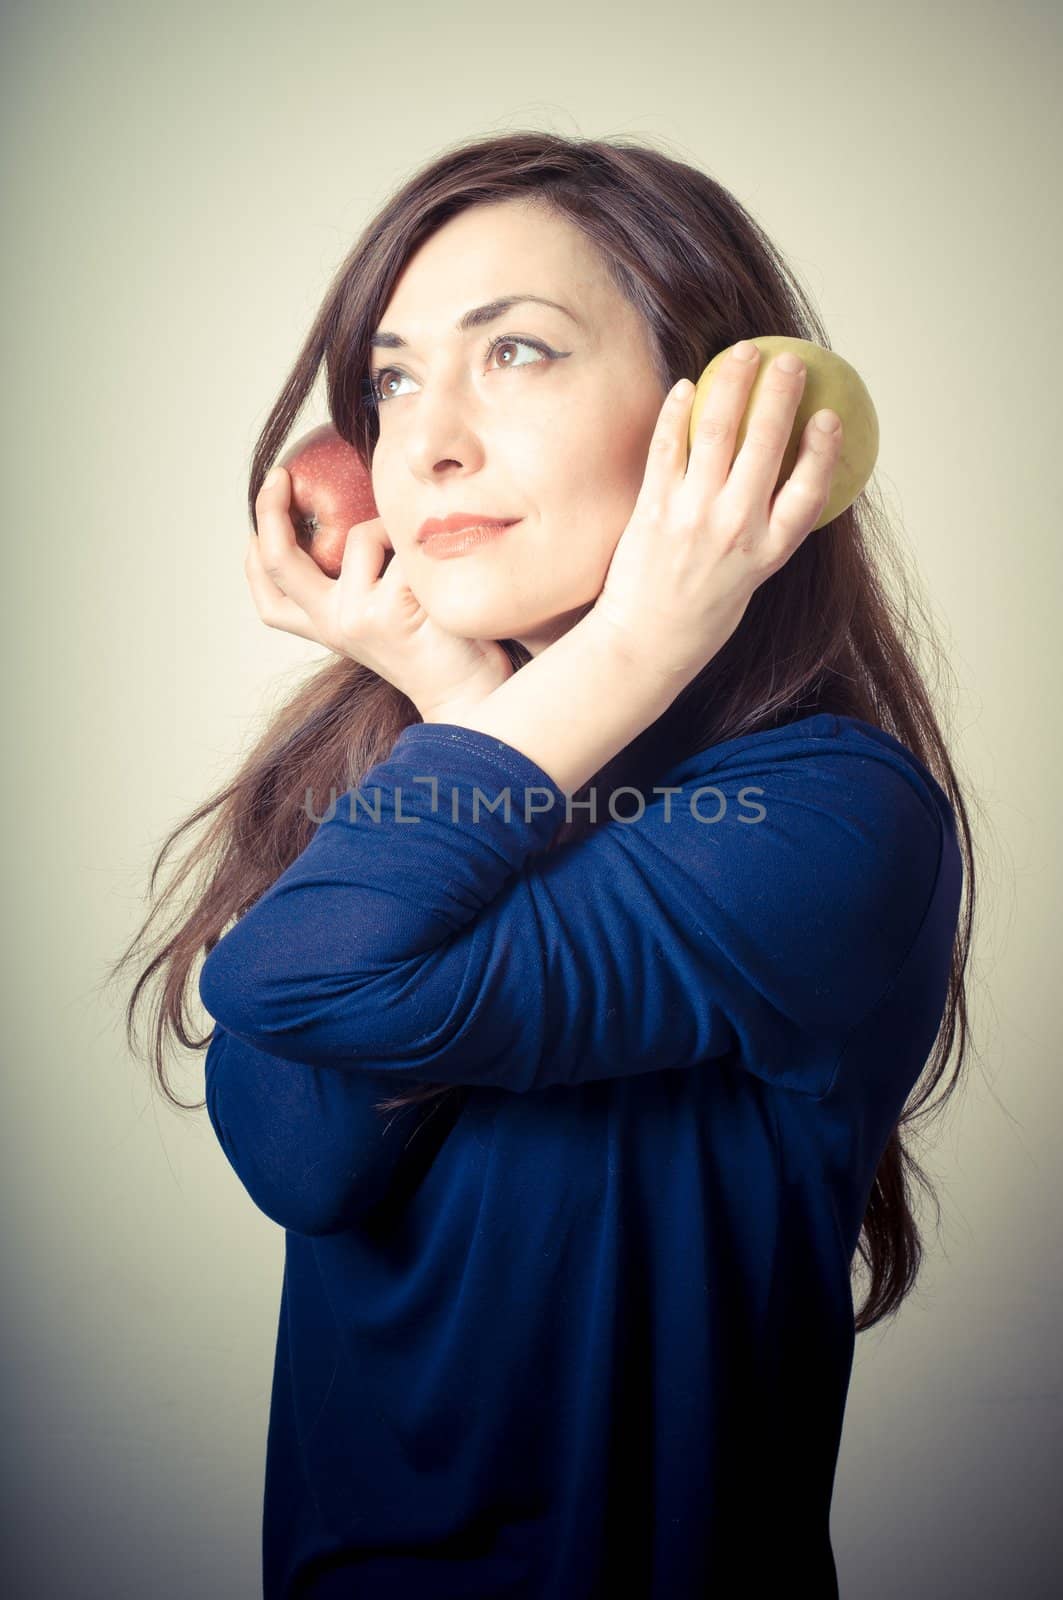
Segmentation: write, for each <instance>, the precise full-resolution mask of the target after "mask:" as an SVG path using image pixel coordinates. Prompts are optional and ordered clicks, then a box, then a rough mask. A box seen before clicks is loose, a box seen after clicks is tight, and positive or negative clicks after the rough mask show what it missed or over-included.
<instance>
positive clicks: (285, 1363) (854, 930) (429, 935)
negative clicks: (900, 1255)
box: [200, 713, 962, 1600]
mask: <svg viewBox="0 0 1063 1600" xmlns="http://www.w3.org/2000/svg"><path fill="white" fill-rule="evenodd" d="M507 802H508V814H507ZM319 804H320V802H319ZM321 809H322V810H324V805H323V804H321ZM614 811H615V813H616V815H615V817H614V816H613V815H612V813H613V812H614ZM564 817H565V795H564V793H563V792H562V791H561V790H560V789H559V788H558V786H557V785H556V784H555V783H554V782H553V780H552V779H551V778H550V777H549V776H548V774H547V773H546V772H545V771H544V770H543V769H542V768H540V767H539V766H538V765H537V763H535V762H533V761H531V760H530V759H529V758H528V757H526V756H525V755H524V754H523V753H522V752H520V751H518V750H516V749H515V748H514V747H513V746H511V745H508V744H506V743H505V742H503V741H501V740H499V739H496V738H493V737H490V736H488V735H486V734H483V733H480V732H478V731H473V730H469V729H464V728H460V727H457V726H455V725H451V724H441V723H433V724H423V723H417V724H414V725H412V726H410V727H408V728H406V729H405V730H404V731H403V732H402V733H401V735H400V736H399V738H398V740H397V742H396V743H395V745H394V747H393V749H392V751H391V753H390V755H389V756H388V757H387V758H386V759H385V760H383V761H381V762H379V763H377V765H375V766H374V767H372V768H371V769H370V770H369V772H368V773H367V774H366V775H365V777H364V778H363V780H362V782H361V784H360V785H359V786H358V788H357V789H356V790H354V789H352V790H349V791H348V792H347V793H346V794H345V795H341V796H338V797H336V804H335V807H334V808H333V810H332V811H331V812H330V813H327V814H326V818H325V820H324V821H322V822H321V823H320V825H319V826H318V827H317V830H316V832H315V833H314V834H313V836H312V837H311V839H310V842H309V843H308V845H307V846H306V848H305V849H304V850H303V851H302V853H301V854H300V855H299V856H298V857H297V859H296V860H294V861H293V862H292V863H291V865H290V866H289V867H288V868H287V869H286V870H285V871H284V872H283V873H282V874H281V875H280V877H279V878H278V879H277V881H276V882H275V883H273V884H272V885H271V886H270V888H269V889H268V890H267V891H266V893H265V894H263V895H262V897H261V898H260V899H259V900H258V901H257V902H256V903H255V904H254V905H253V906H252V907H251V908H250V909H249V910H248V911H247V912H246V913H245V914H244V915H243V916H242V917H241V918H240V919H239V920H238V921H237V922H236V923H235V924H234V926H233V927H232V929H231V930H230V931H229V932H228V933H227V934H226V935H225V936H224V937H223V938H222V939H221V940H220V941H219V943H218V944H217V945H216V947H215V948H214V950H213V951H212V952H211V954H210V955H209V957H208V958H207V960H206V963H205V965H204V967H203V971H202V974H201V979H200V994H201V998H202V1000H203V1003H204V1005H205V1006H206V1008H207V1011H208V1012H209V1013H210V1015H211V1016H212V1017H214V1018H215V1019H216V1020H217V1023H218V1026H217V1028H216V1029H215V1032H214V1036H213V1038H212V1040H211V1043H210V1046H209V1049H208V1051H207V1057H206V1064H205V1072H206V1096H207V1106H208V1112H209V1116H210V1119H211V1123H212V1125H213V1127H214V1130H215V1132H216V1134H217V1136H218V1139H219V1141H220V1143H221V1145H222V1148H223V1150H224V1152H225V1154H226V1156H227V1157H228V1160H229V1162H230V1163H231V1165H232V1167H233V1169H234V1170H235V1172H236V1174H237V1175H238V1177H239V1178H240V1180H241V1182H242V1183H243V1184H244V1186H245V1187H246V1189H247V1191H248V1193H249V1194H250V1196H251V1198H252V1200H253V1201H254V1202H255V1203H256V1205H257V1206H259V1207H260V1208H261V1209H262V1211H264V1212H265V1213H266V1215H267V1216H269V1217H271V1218H272V1219H273V1220H274V1221H276V1222H277V1223H278V1224H279V1225H280V1226H281V1227H283V1228H284V1229H285V1230H286V1234H285V1270H284V1282H283V1289H282V1293H281V1304H280V1319H279V1328H278V1332H277V1343H276V1364H275V1371H274V1381H273V1392H272V1401H271V1411H270V1420H269V1433H268V1444H267V1459H266V1472H265V1503H264V1514H263V1533H262V1538H263V1578H264V1595H265V1600H279V1597H281V1596H284V1597H287V1596H295V1595H299V1596H313V1597H316V1600H337V1597H340V1596H343V1597H345V1600H346V1597H351V1596H359V1597H373V1596H388V1597H399V1596H401V1597H406V1596H409V1597H417V1600H476V1597H487V1596H490V1597H491V1600H598V1597H612V1596H613V1595H615V1594H617V1593H619V1592H620V1591H623V1592H624V1593H625V1594H631V1595H637V1596H639V1597H643V1600H688V1597H691V1600H692V1597H694V1596H698V1597H701V1596H706V1595H710V1594H711V1595H717V1594H719V1595H721V1596H722V1595H726V1596H727V1597H728V1600H730V1597H731V1596H732V1595H734V1596H737V1595H742V1596H743V1597H746V1596H761V1595H769V1594H771V1595H775V1594H776V1593H783V1592H790V1589H791V1588H792V1586H793V1585H794V1584H795V1583H798V1584H800V1586H801V1587H802V1588H803V1589H804V1590H806V1591H807V1592H808V1593H809V1594H810V1595H813V1596H816V1597H818V1600H827V1597H833V1596H836V1595H837V1580H836V1576H835V1564H834V1558H833V1553H832V1549H831V1541H830V1532H829V1511H830V1501H831V1494H832V1487H833V1478H834V1471H835V1464H836V1458H837V1453H838V1447H839V1443H840V1435H841V1427H842V1419H843V1411H844V1405H845V1397H846V1391H847V1387H848V1383H849V1377H850V1370H851V1361H852V1354H853V1342H854V1328H853V1291H852V1287H851V1282H850V1267H851V1263H852V1261H853V1256H854V1251H855V1249H856V1245H857V1240H858V1236H859V1233H860V1228H861V1224H862V1221H863V1217H864V1212H865V1209H866V1205H867V1201H868V1197H869V1194H870V1191H871V1187H872V1183H873V1179H874V1175H875V1170H876V1166H877V1164H878V1161H879V1158H880V1156H881V1154H882V1151H883V1148H884V1146H885V1144H886V1141H887V1139H888V1137H889V1135H890V1133H891V1131H892V1129H893V1127H894V1125H895V1123H896V1121H897V1118H898V1116H899V1114H900V1112H901V1110H902V1108H903V1106H904V1103H905V1100H906V1099H907V1097H908V1096H909V1094H910V1092H911V1090H912V1088H913V1085H914V1084H915V1081H916V1079H917V1078H918V1076H919V1074H920V1072H921V1070H922V1068H923V1066H924V1064H925V1062H926V1059H927V1057H928V1054H929V1052H930V1050H931V1048H932V1046H933V1043H934V1040H935V1038H936V1035H937V1031H938V1027H939V1024H940V1020H941V1017H942V1014H943V1010H944V1005H945V1000H946V994H947V983H948V976H949V967H950V960H951V953H952V946H953V939H954V935H955V931H956V925H957V919H958V910H959V901H960V891H961V880H962V858H961V855H960V852H959V848H958V844H957V838H956V831H955V823H954V817H953V812H952V808H951V807H950V805H949V802H948V799H947V797H946V795H945V794H944V793H943V791H942V789H941V788H940V787H939V785H938V783H937V782H936V781H935V779H934V778H933V776H932V775H931V774H930V773H929V772H928V771H927V769H926V768H925V767H924V766H923V765H922V764H921V763H920V762H919V761H917V760H916V758H915V757H914V756H913V755H912V754H911V753H910V752H909V751H908V750H907V749H906V748H905V747H904V745H903V744H901V743H900V742H898V741H897V740H896V739H894V738H893V737H892V736H891V735H889V734H887V733H885V732H883V731H881V730H880V729H878V728H876V727H873V726H872V725H870V724H868V723H865V722H862V721H859V720H857V719H854V718H851V717H845V716H835V715H833V714H827V713H820V714H818V715H815V716H811V717H806V718H803V719H801V720H798V721H795V722H792V723H791V724H789V725H788V726H785V727H779V728H775V729H772V730H769V731H765V732H760V733H756V734H749V735H746V736H744V737H740V738H735V739H732V740H729V741H725V742H722V743H719V744H716V745H714V746H712V747H711V748H710V749H708V750H705V751H703V752H702V753H700V754H699V755H696V756H693V757H690V758H688V759H686V760H684V761H682V762H680V763H679V764H678V765H675V766H672V767H670V768H669V769H668V770H667V771H666V772H665V773H664V774H663V775H662V776H661V777H660V778H659V780H658V782H657V783H656V784H655V786H654V787H653V789H652V790H648V792H645V793H643V792H640V793H639V795H637V796H633V795H632V794H631V793H628V794H619V795H618V796H617V797H616V798H615V802H614V804H613V805H611V807H610V815H609V818H608V820H606V821H604V822H602V823H601V824H600V825H599V826H598V827H597V828H596V829H594V830H593V831H592V832H591V833H590V834H589V836H587V837H585V838H583V839H581V840H578V841H571V842H569V843H567V844H562V845H560V846H559V847H558V848H555V849H548V848H547V846H548V845H549V844H550V841H551V839H552V837H553V835H554V833H555V831H556V829H557V827H558V825H559V823H560V822H561V821H563V820H564ZM422 1083H437V1084H448V1085H458V1086H462V1087H461V1092H460V1093H459V1094H457V1095H448V1096H445V1097H444V1098H443V1099H442V1100H431V1101H428V1102H422V1103H421V1104H420V1105H419V1106H416V1107H406V1108H403V1109H402V1110H401V1111H398V1112H395V1111H393V1112H389V1113H387V1114H381V1113H380V1112H378V1111H377V1110H376V1109H375V1104H376V1102H378V1101H380V1100H382V1099H385V1098H387V1097H389V1096H390V1095H395V1094H398V1093H400V1092H402V1091H403V1090H408V1089H410V1088H412V1087H414V1086H416V1085H418V1084H422ZM784 1584H785V1586H786V1587H785V1590H784V1588H783V1587H782V1586H783V1585H784Z"/></svg>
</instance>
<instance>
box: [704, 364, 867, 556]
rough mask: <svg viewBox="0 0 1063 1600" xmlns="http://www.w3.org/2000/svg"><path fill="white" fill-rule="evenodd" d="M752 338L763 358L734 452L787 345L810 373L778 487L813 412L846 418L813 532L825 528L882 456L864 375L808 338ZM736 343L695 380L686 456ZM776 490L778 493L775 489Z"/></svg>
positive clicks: (785, 453) (854, 496)
mask: <svg viewBox="0 0 1063 1600" xmlns="http://www.w3.org/2000/svg"><path fill="white" fill-rule="evenodd" d="M753 343H754V344H755V345H756V347H757V349H758V350H759V351H760V364H759V368H758V371H757V375H756V377H755V378H754V380H753V387H752V389H751V390H750V394H749V400H748V402H747V405H746V409H745V411H744V412H743V414H742V420H741V422H740V423H739V426H738V438H737V440H736V442H735V454H736V455H737V453H738V451H739V450H740V449H741V448H742V444H743V442H744V440H745V437H746V428H747V425H748V423H749V419H750V417H751V415H752V413H753V407H754V406H755V405H756V403H757V395H758V393H759V392H760V388H761V385H762V384H763V382H764V374H765V373H766V372H767V370H768V367H769V366H770V364H771V362H772V361H773V360H774V359H775V357H776V356H777V355H781V354H782V353H783V351H784V350H792V351H793V353H794V355H795V356H797V357H798V359H799V360H801V361H803V362H804V364H805V370H806V374H807V376H806V378H805V387H804V390H803V392H802V394H801V403H800V405H799V406H798V408H797V415H796V417H795V418H794V425H793V430H792V432H791V434H790V442H789V444H788V445H787V446H786V449H785V451H784V452H783V458H782V466H781V468H780V470H779V476H778V478H777V479H776V480H775V489H778V488H780V487H781V485H782V484H784V483H785V482H786V480H787V478H788V477H789V476H790V474H791V472H792V471H793V469H794V464H795V463H796V461H797V451H798V447H799V445H800V443H801V435H802V434H803V433H804V431H805V428H806V427H807V425H808V419H809V417H812V416H814V415H815V413H816V412H817V411H822V410H824V409H828V410H830V411H836V412H837V413H838V416H839V417H840V418H841V419H842V448H841V454H840V456H839V457H838V461H837V464H836V466H835V468H834V475H833V477H832V478H831V485H830V494H829V496H828V498H827V504H826V505H825V506H824V508H823V511H822V513H821V514H820V518H819V521H818V522H817V523H815V524H814V526H813V528H812V529H811V530H810V531H811V532H815V529H816V528H822V527H823V526H824V524H825V523H827V522H829V521H830V520H831V518H832V517H836V516H839V515H840V513H841V512H843V511H844V510H846V508H847V507H848V506H851V505H852V503H853V501H854V500H855V499H856V497H857V495H858V494H859V493H860V492H861V490H862V489H863V488H864V486H865V484H866V483H867V480H868V479H869V478H870V476H871V474H872V472H873V471H874V468H875V461H876V459H877V457H878V416H877V414H876V412H875V408H874V406H873V405H872V403H871V396H870V395H869V394H868V392H867V388H866V386H865V384H864V380H863V379H862V378H861V376H860V374H859V373H858V372H857V370H856V368H855V367H851V366H850V365H849V363H848V361H845V360H843V359H842V357H841V356H839V355H836V354H835V352H834V351H833V350H825V349H824V348H823V346H822V345H820V344H812V343H811V342H810V341H809V340H808V339H791V338H789V337H788V336H787V335H786V334H776V333H768V334H762V335H760V336H758V337H757V338H754V339H753ZM733 348H734V347H733V345H729V346H728V347H727V349H726V350H721V351H720V353H719V355H716V356H713V358H712V360H711V361H710V362H709V364H708V366H707V367H706V368H705V371H704V372H703V373H702V374H701V377H700V378H699V379H698V381H697V385H696V387H695V390H694V403H693V409H692V410H691V413H690V433H689V437H688V439H687V455H688V457H689V454H690V446H691V445H692V444H693V442H694V430H695V429H696V428H697V425H698V418H699V417H700V415H701V412H702V410H703V409H704V406H705V401H706V398H707V396H708V393H709V390H710V388H711V387H712V384H713V380H714V378H715V376H716V372H717V370H718V369H719V367H720V364H721V362H723V361H724V360H725V359H726V358H727V356H728V354H729V353H730V351H731V350H732V349H733ZM772 492H773V493H774V490H773V491H772Z"/></svg>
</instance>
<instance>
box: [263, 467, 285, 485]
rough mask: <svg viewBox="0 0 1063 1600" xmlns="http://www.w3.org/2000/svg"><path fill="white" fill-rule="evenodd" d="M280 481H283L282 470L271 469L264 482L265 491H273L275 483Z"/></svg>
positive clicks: (278, 468) (277, 468)
mask: <svg viewBox="0 0 1063 1600" xmlns="http://www.w3.org/2000/svg"><path fill="white" fill-rule="evenodd" d="M280 481H281V469H280V467H270V469H269V471H268V472H267V473H266V476H265V478H264V479H263V480H262V487H263V489H271V488H272V487H273V485H274V484H275V483H280Z"/></svg>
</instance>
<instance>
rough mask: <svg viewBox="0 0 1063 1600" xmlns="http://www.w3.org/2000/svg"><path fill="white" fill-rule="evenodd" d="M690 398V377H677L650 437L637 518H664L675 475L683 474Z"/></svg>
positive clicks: (691, 391)
mask: <svg viewBox="0 0 1063 1600" xmlns="http://www.w3.org/2000/svg"><path fill="white" fill-rule="evenodd" d="M693 398H694V385H693V384H692V383H691V381H690V379H689V378H680V380H679V382H678V383H677V384H676V385H675V387H674V388H672V389H670V390H669V391H668V393H667V394H666V395H665V397H664V403H663V404H662V406H661V409H660V412H659V413H658V416H657V421H656V423H655V425H654V429H653V433H652V434H651V436H650V444H649V449H648V451H647V453H646V471H645V473H644V474H643V479H642V486H641V488H640V489H639V493H638V498H637V500H636V501H635V509H636V511H638V512H639V514H640V515H643V516H649V517H651V518H658V517H661V516H663V514H664V508H665V505H666V502H667V496H668V491H669V490H670V489H671V488H672V487H673V486H674V485H675V483H676V481H677V475H678V476H681V475H682V467H683V463H684V461H685V459H686V440H687V430H688V428H689V426H690V406H691V402H692V401H693Z"/></svg>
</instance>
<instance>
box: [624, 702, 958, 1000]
mask: <svg viewBox="0 0 1063 1600" xmlns="http://www.w3.org/2000/svg"><path fill="white" fill-rule="evenodd" d="M951 827H952V822H951V808H950V807H949V802H948V799H947V797H946V796H945V794H944V793H943V791H942V790H941V789H940V787H939V786H938V784H937V782H936V780H935V779H934V777H933V775H932V774H931V773H930V772H929V771H928V770H927V769H926V768H925V767H924V766H923V765H922V763H921V762H920V761H918V760H917V758H916V757H915V756H914V755H913V754H912V752H911V751H909V750H907V749H906V747H905V746H904V745H903V744H901V743H900V742H899V741H898V740H896V739H894V738H893V737H892V736H891V735H889V734H887V733H885V732H884V731H883V730H882V729H880V728H877V727H874V726H872V725H871V724H870V723H865V722H861V721H858V720H857V719H854V718H847V717H839V716H835V715H833V714H820V715H817V716H814V717H808V718H804V719H802V720H801V721H798V722H794V723H791V724H788V725H786V726H784V727H780V728H774V729H770V730H766V731H762V732H755V733H751V734H747V735H744V736H742V737H739V738H736V739H730V740H727V741H724V742H722V743H719V744H716V745H713V746H712V747H710V748H709V749H707V750H704V751H701V752H699V753H698V754H697V755H694V756H692V757H689V758H687V759H686V760H684V761H682V762H680V763H678V764H677V765H675V766H673V767H671V768H670V769H668V771H667V772H665V773H664V774H662V775H661V776H660V777H659V778H658V780H657V783H656V787H655V789H654V799H653V803H652V805H648V806H647V810H646V813H645V817H644V819H643V822H642V824H640V825H637V826H636V825H631V826H629V827H627V828H617V829H616V830H615V838H616V842H617V843H619V844H620V845H621V847H622V850H623V853H624V854H626V855H628V857H629V858H631V859H635V858H637V859H638V860H640V861H641V864H642V866H643V868H644V869H645V870H646V871H648V872H651V873H652V875H653V877H654V878H655V879H656V880H657V881H659V882H660V881H663V880H664V879H665V878H670V879H671V881H672V883H673V884H674V886H675V891H676V904H677V906H678V905H681V906H682V907H683V910H684V914H685V915H686V916H687V917H688V918H689V919H690V920H691V922H692V923H693V924H694V925H696V926H698V927H701V928H704V929H706V930H709V929H711V930H712V933H711V936H712V937H714V938H716V939H717V940H720V939H726V941H727V943H728V946H729V948H730V951H731V955H732V959H733V961H734V964H735V966H736V968H738V969H740V970H743V971H745V972H746V973H747V974H749V975H750V976H751V977H754V978H755V981H757V982H758V983H759V985H760V987H761V989H762V991H763V992H767V993H770V994H771V996H772V997H773V999H774V1000H775V1002H776V1003H777V1004H778V1005H779V1006H780V1007H781V1008H785V1009H786V1010H787V1011H788V1013H789V1015H790V1016H791V1017H793V1018H794V1019H795V1020H798V1021H800V1022H801V1023H802V1024H803V1025H804V1026H806V1027H809V1028H825V1029H829V1030H831V1031H834V1030H835V1029H838V1028H841V1029H845V1028H848V1027H851V1026H853V1025H854V1024H855V1023H856V1022H858V1021H859V1020H860V1019H861V1018H862V1016H863V1015H864V1014H865V1013H866V1011H867V1010H868V1009H869V1007H870V1006H871V1005H872V1004H873V1003H875V1001H877V998H878V996H879V994H880V993H881V991H882V988H883V987H884V985H885V984H886V983H887V982H888V981H889V979H890V977H891V976H892V975H893V974H894V973H895V972H896V971H897V970H898V969H899V968H900V966H901V964H902V963H903V961H904V959H905V957H906V956H907V954H908V951H909V950H910V949H911V947H912V945H913V943H914V941H915V939H916V937H917V936H918V933H919V929H920V927H921V925H922V922H923V919H924V917H925V915H926V912H927V909H928V907H929V905H930V903H931V900H932V897H933V894H934V889H935V885H936V883H937V879H938V872H939V867H940V862H941V852H942V846H943V841H944V839H945V837H946V834H947V832H948V831H949V830H951ZM610 831H612V830H610Z"/></svg>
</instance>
